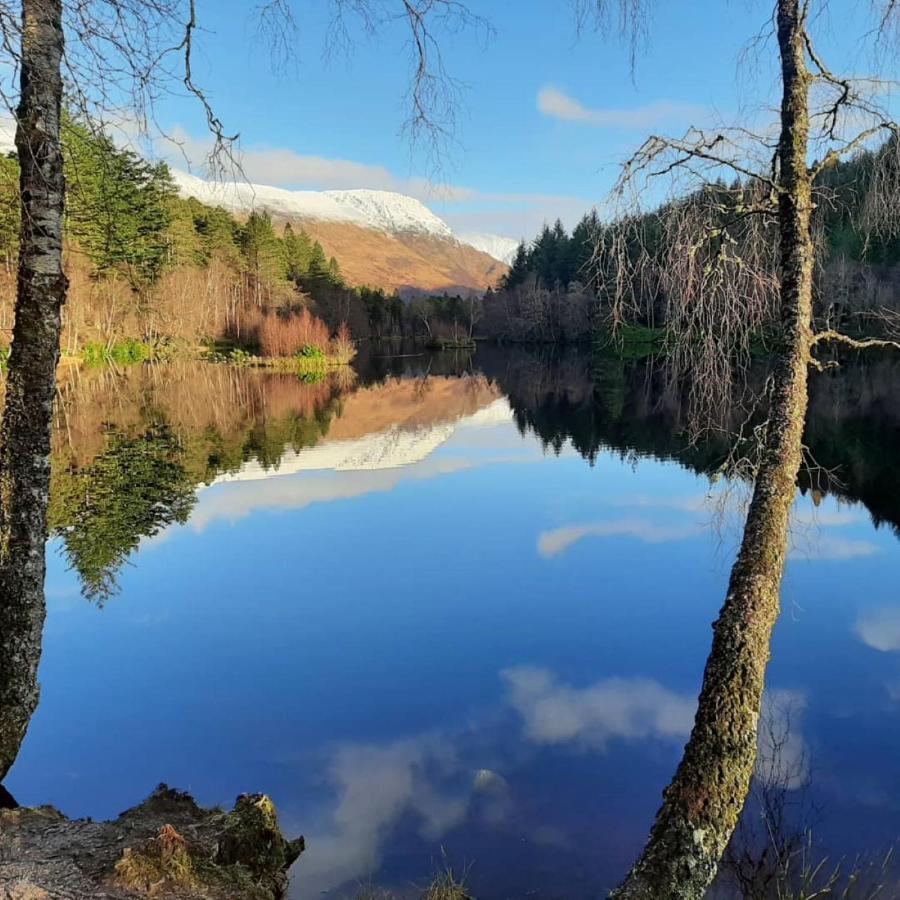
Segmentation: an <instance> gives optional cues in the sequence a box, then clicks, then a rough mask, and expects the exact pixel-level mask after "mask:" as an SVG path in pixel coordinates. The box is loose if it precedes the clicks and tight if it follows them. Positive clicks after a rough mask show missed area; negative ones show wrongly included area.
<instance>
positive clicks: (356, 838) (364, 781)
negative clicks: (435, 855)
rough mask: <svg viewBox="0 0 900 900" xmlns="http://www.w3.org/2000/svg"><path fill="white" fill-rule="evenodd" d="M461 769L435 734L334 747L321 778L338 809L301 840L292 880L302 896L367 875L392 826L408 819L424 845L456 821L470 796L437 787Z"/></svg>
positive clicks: (323, 891) (462, 812) (450, 750)
mask: <svg viewBox="0 0 900 900" xmlns="http://www.w3.org/2000/svg"><path fill="white" fill-rule="evenodd" d="M460 769H461V766H460V763H459V761H458V760H457V757H456V755H455V753H454V751H453V750H452V748H451V747H450V745H449V744H448V742H447V741H446V740H445V739H444V738H440V737H438V736H421V737H417V738H410V739H407V740H400V741H395V742H393V743H389V744H383V745H377V744H373V745H361V744H352V745H345V746H342V747H339V748H338V749H337V750H336V751H335V753H334V755H333V757H332V761H331V764H330V766H329V768H328V775H327V777H328V780H329V782H330V783H331V785H332V786H333V787H334V789H335V790H336V792H337V805H336V807H335V808H334V811H333V812H332V813H331V815H330V816H329V822H328V826H327V830H325V831H324V832H323V833H321V834H315V833H313V834H311V835H310V836H309V838H308V841H307V845H308V850H307V851H306V853H305V854H304V855H303V861H302V864H301V866H300V868H299V869H298V872H297V878H296V882H297V886H298V887H299V888H301V889H302V891H303V895H304V896H309V897H315V896H318V895H319V894H320V893H325V892H327V891H329V890H333V889H335V888H338V887H340V886H341V885H343V884H347V883H348V882H351V881H355V880H359V879H361V878H364V877H365V876H367V875H368V874H370V873H372V872H373V871H374V870H375V869H377V868H378V865H379V862H380V859H381V853H382V847H383V845H384V843H385V842H386V841H387V840H388V839H389V837H390V829H391V827H392V826H394V825H396V824H397V823H398V822H399V821H400V819H401V818H403V817H405V816H408V815H411V816H413V817H414V818H415V820H416V821H417V824H418V829H419V832H420V834H421V835H422V836H423V837H424V838H426V839H427V840H429V841H435V840H438V839H440V838H441V837H442V836H443V835H444V834H446V833H447V832H448V831H449V830H450V829H451V828H453V827H454V826H456V825H458V824H460V823H461V822H462V821H463V820H464V819H465V817H466V814H467V812H468V808H469V792H465V793H458V794H454V793H451V792H447V791H442V790H440V789H439V788H438V787H437V786H436V783H437V782H439V781H441V780H445V779H447V778H449V777H450V776H452V775H454V774H455V773H457V772H459V771H460Z"/></svg>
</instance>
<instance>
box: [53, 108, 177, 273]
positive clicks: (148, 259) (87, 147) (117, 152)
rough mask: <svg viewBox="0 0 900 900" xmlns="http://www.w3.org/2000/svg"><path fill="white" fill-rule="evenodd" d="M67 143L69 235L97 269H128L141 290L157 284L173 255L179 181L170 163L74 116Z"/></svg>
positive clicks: (65, 137) (67, 130) (66, 128)
mask: <svg viewBox="0 0 900 900" xmlns="http://www.w3.org/2000/svg"><path fill="white" fill-rule="evenodd" d="M63 146H64V153H65V167H66V180H67V183H68V197H67V204H66V227H67V231H68V235H69V237H70V238H71V239H73V240H75V242H76V243H77V244H78V246H79V247H80V248H81V250H83V251H84V252H85V253H86V254H87V256H88V257H89V258H90V260H91V262H92V264H93V266H94V271H95V273H96V274H98V275H100V274H108V273H111V272H114V271H120V272H123V273H124V274H125V275H126V277H127V278H128V280H129V281H130V282H131V285H132V287H134V288H135V289H138V288H141V287H144V286H146V285H148V284H150V283H152V282H153V281H154V280H155V279H156V278H157V277H158V276H159V274H160V272H161V271H162V268H163V266H164V265H165V263H166V262H167V259H168V256H169V242H168V239H167V231H168V229H169V227H170V225H171V223H172V211H171V205H170V201H171V200H172V198H174V196H175V186H174V184H173V182H172V177H171V175H170V173H169V169H168V167H167V166H166V165H165V163H158V164H156V165H151V164H150V163H148V162H146V161H145V160H143V159H141V158H140V157H139V156H137V154H135V153H132V152H131V151H130V150H121V149H119V148H117V147H116V146H115V145H114V144H113V142H112V140H111V139H110V138H109V137H108V136H107V135H106V134H103V133H102V132H94V131H91V130H90V129H88V128H87V127H85V126H84V125H81V124H79V123H77V122H75V121H73V120H71V119H68V120H66V122H65V125H64V132H63Z"/></svg>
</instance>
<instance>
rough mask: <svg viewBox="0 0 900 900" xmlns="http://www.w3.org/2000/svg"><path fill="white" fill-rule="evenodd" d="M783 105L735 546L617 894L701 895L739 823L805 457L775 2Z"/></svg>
mask: <svg viewBox="0 0 900 900" xmlns="http://www.w3.org/2000/svg"><path fill="white" fill-rule="evenodd" d="M777 11H778V16H777V18H778V45H779V50H780V54H781V64H782V78H783V100H782V106H781V139H780V144H779V162H780V176H779V187H780V189H781V193H780V199H779V223H780V241H781V246H780V269H781V308H782V323H783V338H784V349H783V350H782V351H781V352H780V354H779V356H778V359H777V361H776V364H775V369H774V373H773V388H772V397H771V407H770V414H769V422H768V427H767V429H766V435H765V443H764V446H763V448H762V455H761V459H760V464H759V468H758V471H757V478H756V483H755V486H754V491H753V498H752V501H751V504H750V508H749V511H748V515H747V522H746V525H745V527H744V535H743V540H742V543H741V548H740V552H739V554H738V557H737V560H736V561H735V564H734V567H733V569H732V572H731V578H730V581H729V586H728V593H727V596H726V599H725V604H724V606H723V607H722V611H721V613H720V615H719V618H718V620H717V621H716V623H715V625H714V626H713V644H712V650H711V652H710V655H709V658H708V660H707V664H706V670H705V672H704V675H703V686H702V689H701V693H700V700H699V705H698V709H697V716H696V719H695V721H694V728H693V731H692V732H691V736H690V739H689V741H688V744H687V746H686V747H685V752H684V756H683V758H682V760H681V763H680V765H679V767H678V770H677V772H676V774H675V778H674V779H673V781H672V783H671V784H670V785H669V787H668V788H667V789H666V791H665V793H664V795H663V805H662V807H661V809H660V810H659V812H658V813H657V818H656V822H655V824H654V826H653V829H652V831H651V833H650V838H649V840H648V843H647V845H646V847H645V849H644V851H643V853H642V855H641V856H640V858H639V859H638V861H637V863H636V864H635V866H634V868H633V869H632V870H631V872H630V874H629V875H628V877H627V878H626V880H625V881H624V883H623V884H622V885H621V886H620V887H619V888H618V889H617V890H616V891H614V892H613V896H614V897H616V898H621V900H635V898H641V900H650V898H652V900H670V898H673V900H674V898H680V900H697V898H701V897H703V896H704V895H705V893H706V891H707V889H708V887H709V885H710V884H711V883H712V881H713V879H714V878H715V876H716V872H717V869H718V864H719V861H720V859H721V857H722V854H723V853H724V851H725V848H726V846H727V844H728V841H729V840H730V838H731V835H732V833H733V832H734V829H735V827H736V825H737V821H738V817H739V816H740V813H741V810H742V808H743V805H744V802H745V800H746V797H747V793H748V791H749V788H750V778H751V776H752V774H753V767H754V764H755V762H756V754H757V727H758V719H759V711H760V704H761V701H762V692H763V686H764V680H765V671H766V665H767V663H768V660H769V653H770V639H771V634H772V628H773V626H774V624H775V620H776V618H777V616H778V612H779V594H780V588H781V577H782V573H783V570H784V562H785V555H786V549H787V540H788V526H789V518H790V510H791V506H792V503H793V500H794V495H795V493H796V483H797V475H798V472H799V469H800V464H801V457H802V438H803V426H804V421H805V418H806V407H807V374H808V364H809V357H810V347H811V337H812V270H813V244H812V237H811V231H810V221H811V212H812V201H811V183H810V175H809V170H808V163H807V150H808V139H809V86H810V76H809V73H808V70H807V65H806V55H805V54H806V51H805V44H804V33H805V27H806V23H805V21H804V20H803V15H802V13H801V8H800V2H799V0H779V2H778V6H777Z"/></svg>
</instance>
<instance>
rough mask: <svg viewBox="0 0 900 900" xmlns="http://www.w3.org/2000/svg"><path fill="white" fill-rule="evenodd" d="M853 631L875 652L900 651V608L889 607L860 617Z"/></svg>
mask: <svg viewBox="0 0 900 900" xmlns="http://www.w3.org/2000/svg"><path fill="white" fill-rule="evenodd" d="M853 630H854V631H855V632H856V634H857V636H858V637H859V638H860V640H861V641H862V642H863V643H864V644H867V645H868V646H869V647H871V648H872V649H873V650H880V651H881V652H882V653H890V652H891V651H894V650H900V608H896V607H888V608H884V609H878V610H874V611H872V612H870V613H867V614H866V615H863V616H860V617H859V618H858V619H857V620H856V625H855V626H854V628H853Z"/></svg>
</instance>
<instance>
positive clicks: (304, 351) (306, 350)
mask: <svg viewBox="0 0 900 900" xmlns="http://www.w3.org/2000/svg"><path fill="white" fill-rule="evenodd" d="M297 356H299V357H300V358H301V359H321V360H324V359H325V351H324V350H322V349H321V348H320V347H314V346H313V345H312V344H307V345H306V346H305V347H303V348H301V349H300V350H298V351H297Z"/></svg>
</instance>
